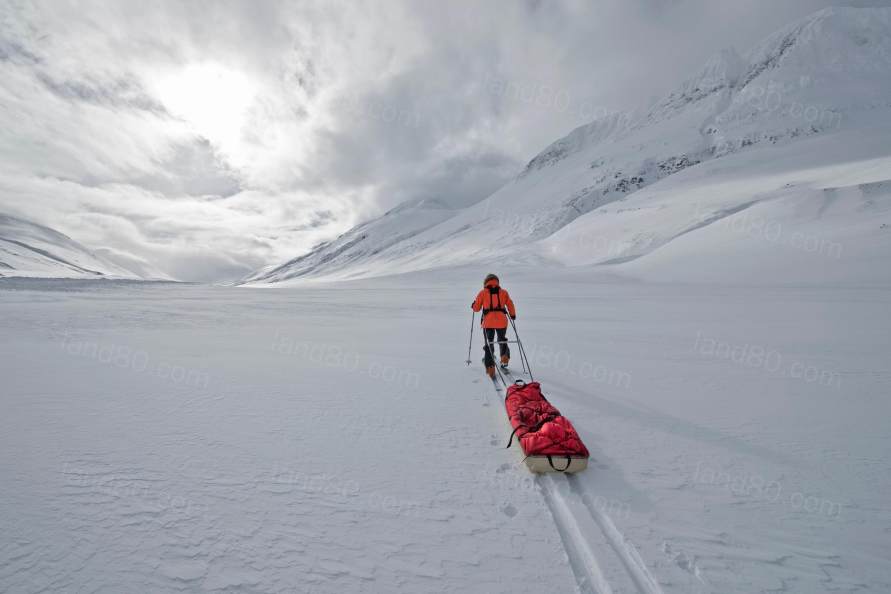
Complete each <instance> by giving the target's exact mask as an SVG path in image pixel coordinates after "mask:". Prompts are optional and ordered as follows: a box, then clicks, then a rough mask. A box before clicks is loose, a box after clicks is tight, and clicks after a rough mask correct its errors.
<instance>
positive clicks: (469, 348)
mask: <svg viewBox="0 0 891 594" xmlns="http://www.w3.org/2000/svg"><path fill="white" fill-rule="evenodd" d="M475 319H476V312H475V311H473V310H470V344H468V345H467V361H465V363H467V364H468V365H470V351H471V350H472V349H473V321H474V320H475Z"/></svg>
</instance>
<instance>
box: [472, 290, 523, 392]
mask: <svg viewBox="0 0 891 594" xmlns="http://www.w3.org/2000/svg"><path fill="white" fill-rule="evenodd" d="M470 307H471V308H472V309H473V311H480V310H482V311H483V317H482V321H481V325H482V327H483V334H484V336H483V338H484V339H485V344H484V345H483V352H484V353H485V355H486V356H485V357H483V365H485V367H486V373H487V374H488V376H489V377H491V378H493V379H494V378H495V357H494V355H493V353H492V350H491V349H490V348H489V344H490V343H492V341H493V340H494V339H495V336H496V334H497V336H498V343H499V345H498V346H499V347H500V353H501V366H502V367H507V364H508V362H509V361H510V349H509V348H508V346H507V342H506V341H507V316H506V315H505V308H506V309H507V313H508V314H509V315H510V319H512V320H516V319H517V311H516V309H514V302H513V301H511V298H510V295H509V294H508V293H507V291H505V290H504V289H502V288H501V287H500V281H499V280H498V277H497V276H495V275H494V274H488V275H486V279H485V280H484V281H483V290H482V291H480V292H479V293H478V294H477V296H476V299H475V300H474V301H473V304H472V305H471V306H470Z"/></svg>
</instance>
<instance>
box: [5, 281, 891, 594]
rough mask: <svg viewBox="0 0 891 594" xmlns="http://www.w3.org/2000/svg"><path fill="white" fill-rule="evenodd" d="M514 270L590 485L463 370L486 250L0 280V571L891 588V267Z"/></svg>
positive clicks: (197, 579)
mask: <svg viewBox="0 0 891 594" xmlns="http://www.w3.org/2000/svg"><path fill="white" fill-rule="evenodd" d="M499 272H501V275H502V279H503V280H504V282H505V284H506V286H507V287H508V288H509V289H510V291H511V294H512V296H513V298H514V299H515V301H516V302H517V307H518V308H519V318H518V324H519V328H520V331H521V333H522V338H523V339H524V341H525V343H526V346H527V348H528V350H529V356H530V359H531V362H532V366H533V369H534V371H535V377H536V379H538V380H540V381H542V383H543V386H544V389H545V390H546V393H547V395H548V397H549V399H550V400H551V401H552V402H553V403H554V404H555V405H556V406H557V407H558V408H559V409H560V410H561V412H563V414H565V415H566V416H567V417H569V418H570V419H571V420H572V421H573V423H574V425H575V426H576V428H577V429H578V430H579V432H580V434H581V436H582V438H583V439H584V440H585V443H586V444H587V445H588V447H589V449H590V450H591V453H592V460H591V465H590V467H589V469H588V470H587V471H585V472H584V473H583V474H581V475H579V476H578V477H576V478H574V479H572V480H565V477H553V478H551V477H547V478H540V479H536V478H534V477H533V476H532V475H530V474H529V473H528V471H527V470H526V469H525V467H524V466H523V465H522V464H521V455H520V454H519V452H518V451H517V449H516V446H514V447H512V448H511V449H505V447H504V446H505V445H506V444H507V441H508V437H509V434H510V431H511V428H510V424H509V423H508V421H507V418H506V415H505V412H504V409H503V404H502V398H501V395H500V394H499V393H496V391H495V390H494V389H493V388H492V384H491V382H489V380H488V379H486V378H485V377H484V375H483V370H482V369H481V366H480V364H479V363H478V361H479V357H480V356H481V348H480V346H481V345H480V343H479V340H478V336H476V337H475V338H476V339H477V340H475V343H476V344H474V347H473V350H474V357H473V359H474V361H477V363H475V364H474V365H473V366H471V367H465V365H464V363H463V361H464V358H465V354H466V351H465V350H464V349H466V346H467V331H468V327H467V323H468V322H469V320H468V318H469V315H468V313H469V312H468V302H469V300H470V298H471V297H472V295H473V294H475V291H476V289H477V287H478V285H479V280H480V279H479V276H480V274H479V273H480V270H478V269H476V268H458V269H439V270H436V271H430V272H426V273H413V274H409V275H402V276H391V277H387V278H380V279H371V280H363V281H355V282H341V283H335V284H324V283H317V284H312V285H304V286H302V287H300V288H282V289H280V290H274V291H272V290H257V289H252V288H224V287H201V286H189V285H180V284H156V283H151V284H147V283H132V282H119V281H109V282H103V283H95V282H86V281H48V280H27V279H0V378H2V381H0V400H2V406H3V414H2V415H0V526H2V530H0V591H3V592H16V593H17V594H19V593H20V594H29V593H31V592H45V591H54V592H79V591H83V592H165V593H166V592H263V593H277V592H282V593H288V594H294V593H301V594H309V593H312V594H327V593H331V594H351V593H360V592H367V593H377V592H393V593H397V592H405V593H411V594H421V593H425V592H430V593H434V592H435V593H440V592H466V593H467V594H488V593H495V592H498V593H501V592H504V593H507V592H510V593H512V594H524V593H530V594H531V593H539V592H542V591H547V592H560V593H563V592H567V593H568V592H582V593H585V594H590V593H592V592H597V593H600V594H602V593H608V592H612V593H614V594H619V593H633V592H643V593H648V594H650V593H659V592H662V593H664V594H690V593H694V594H695V593H705V592H715V593H721V594H750V593H753V592H787V593H790V594H794V593H801V594H819V593H823V592H875V593H881V592H888V591H891V567H889V564H888V562H887V549H888V546H887V545H888V534H889V531H891V504H889V499H888V496H887V494H888V492H889V490H891V436H889V432H888V421H887V419H888V416H889V413H891V405H889V400H888V398H887V394H888V392H889V389H891V375H889V366H888V354H889V353H891V317H889V316H888V315H887V313H888V304H889V303H891V289H889V287H887V286H886V287H884V288H882V287H852V286H847V287H842V288H829V287H765V286H737V287H732V288H731V287H727V286H723V285H718V284H715V285H711V286H706V287H703V286H696V285H689V284H685V283H648V282H640V281H628V280H621V279H617V278H616V277H614V276H607V275H598V274H595V273H592V272H586V273H585V274H580V270H579V269H553V268H552V267H538V268H534V267H524V268H521V269H517V268H513V269H511V268H509V267H508V268H506V269H503V270H499ZM417 295H422V296H423V299H424V307H423V308H415V307H405V303H406V296H408V297H409V298H413V297H414V296H417ZM555 298H558V299H559V307H555V305H554V304H555Z"/></svg>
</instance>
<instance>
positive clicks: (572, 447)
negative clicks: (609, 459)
mask: <svg viewBox="0 0 891 594" xmlns="http://www.w3.org/2000/svg"><path fill="white" fill-rule="evenodd" d="M504 407H505V409H506V410H507V416H508V419H509V420H510V424H511V426H512V427H513V432H512V433H511V437H510V440H508V443H507V447H510V446H511V444H512V443H513V440H514V437H516V438H517V441H518V442H519V444H520V448H521V449H522V450H523V454H524V455H525V458H524V460H523V461H524V462H525V464H526V468H528V469H529V470H530V472H534V473H536V474H541V473H546V472H564V473H567V474H573V473H576V472H580V471H582V470H585V469H586V468H587V467H588V457H589V454H588V448H587V447H585V444H584V443H582V439H581V437H579V434H578V432H577V431H576V430H575V427H573V425H572V423H571V422H570V421H569V419H567V418H566V417H564V416H563V415H562V414H560V411H559V410H557V408H555V407H554V405H552V404H551V403H550V402H548V399H547V398H545V396H544V394H542V393H541V386H540V385H539V383H538V382H530V383H526V382H525V381H523V380H517V381H515V382H514V383H513V385H511V386H509V387H508V388H507V393H506V396H505V399H504Z"/></svg>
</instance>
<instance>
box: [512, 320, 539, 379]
mask: <svg viewBox="0 0 891 594" xmlns="http://www.w3.org/2000/svg"><path fill="white" fill-rule="evenodd" d="M507 319H508V320H510V325H511V327H513V329H514V336H516V337H517V346H518V347H520V357H521V359H520V360H521V361H522V362H523V364H524V365H525V366H526V369H527V370H528V371H529V379H530V380H532V381H535V378H534V377H532V366H531V365H529V359H528V358H527V357H526V349H524V348H523V341H522V340H520V333H519V332H517V323H516V322H515V321H514V319H513V318H512V317H510V316H508V317H507Z"/></svg>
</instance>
